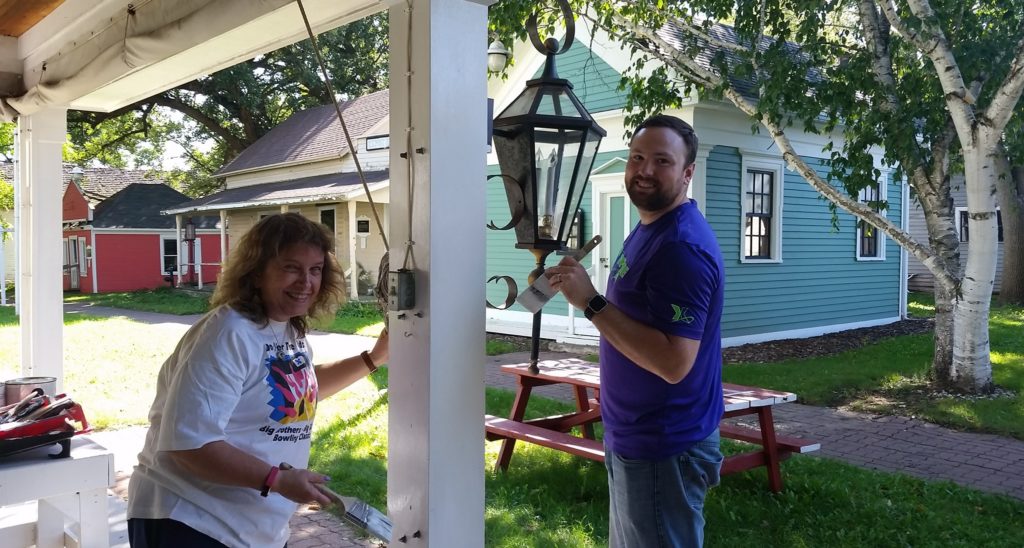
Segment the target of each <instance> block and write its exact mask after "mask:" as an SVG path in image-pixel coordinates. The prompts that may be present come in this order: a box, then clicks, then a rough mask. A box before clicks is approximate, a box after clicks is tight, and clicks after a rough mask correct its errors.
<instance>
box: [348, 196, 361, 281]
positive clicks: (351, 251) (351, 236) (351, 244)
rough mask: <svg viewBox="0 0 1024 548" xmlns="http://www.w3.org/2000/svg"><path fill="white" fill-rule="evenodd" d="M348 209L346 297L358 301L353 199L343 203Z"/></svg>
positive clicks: (357, 244) (356, 240)
mask: <svg viewBox="0 0 1024 548" xmlns="http://www.w3.org/2000/svg"><path fill="white" fill-rule="evenodd" d="M345 205H346V206H347V207H348V265H349V272H351V273H352V274H351V275H350V276H349V277H348V296H349V298H350V299H352V300H354V301H355V300H359V266H358V264H357V263H356V248H358V247H359V236H358V235H356V207H357V206H358V204H357V203H356V201H355V199H350V200H349V201H348V202H345Z"/></svg>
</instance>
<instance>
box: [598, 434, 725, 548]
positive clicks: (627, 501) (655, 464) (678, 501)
mask: <svg viewBox="0 0 1024 548" xmlns="http://www.w3.org/2000/svg"><path fill="white" fill-rule="evenodd" d="M718 440H719V438H718V430H717V429H715V431H714V432H713V433H712V434H711V435H710V436H708V437H707V438H706V439H705V440H704V441H701V442H698V443H696V444H695V445H694V446H693V447H691V448H690V449H689V450H687V451H686V452H685V453H683V454H682V455H679V456H676V457H671V458H668V459H664V460H658V461H647V460H635V459H627V458H623V457H621V456H619V455H616V454H614V453H612V452H611V451H609V450H605V467H606V468H607V469H608V494H609V499H610V500H611V504H610V511H609V520H608V522H609V524H608V544H609V545H610V546H611V547H612V548H653V547H673V548H675V547H686V548H699V547H700V546H703V544H704V496H705V495H706V494H707V492H708V489H709V488H711V487H714V486H716V485H718V480H719V471H720V470H721V468H722V452H721V451H720V450H719V446H718Z"/></svg>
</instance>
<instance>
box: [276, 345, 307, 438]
mask: <svg viewBox="0 0 1024 548" xmlns="http://www.w3.org/2000/svg"><path fill="white" fill-rule="evenodd" d="M265 359H266V362H265V363H266V366H267V369H268V373H267V384H269V385H270V401H269V402H268V403H269V404H270V407H271V411H270V418H271V419H273V420H275V421H277V422H279V423H281V424H289V423H292V422H299V421H311V420H313V417H314V416H315V415H316V398H317V385H316V376H315V374H314V373H313V370H312V367H311V366H310V363H309V358H308V357H307V356H306V353H305V352H294V353H292V354H284V355H281V354H277V353H275V352H267V354H266V358H265Z"/></svg>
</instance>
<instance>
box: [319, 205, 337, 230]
mask: <svg viewBox="0 0 1024 548" xmlns="http://www.w3.org/2000/svg"><path fill="white" fill-rule="evenodd" d="M320 222H321V223H322V224H323V225H324V226H326V227H327V230H330V231H331V234H334V233H335V230H334V208H333V207H331V208H324V209H321V210H320Z"/></svg>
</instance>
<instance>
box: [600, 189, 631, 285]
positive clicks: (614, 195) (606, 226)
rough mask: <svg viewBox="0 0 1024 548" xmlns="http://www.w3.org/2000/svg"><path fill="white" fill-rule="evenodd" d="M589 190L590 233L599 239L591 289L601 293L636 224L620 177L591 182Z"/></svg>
mask: <svg viewBox="0 0 1024 548" xmlns="http://www.w3.org/2000/svg"><path fill="white" fill-rule="evenodd" d="M592 188H593V207H594V212H595V215H594V230H595V231H596V233H597V234H600V235H601V237H602V240H601V245H600V246H598V248H597V256H596V257H595V258H594V264H595V265H597V266H596V268H595V271H594V286H595V287H596V288H597V290H598V291H600V292H601V293H605V291H606V290H607V288H608V276H609V275H610V274H611V273H612V269H613V268H614V267H615V261H616V259H617V258H618V256H619V252H621V251H622V242H624V241H625V239H626V236H627V235H629V231H630V230H632V229H633V227H634V226H636V224H637V223H638V222H639V221H640V215H639V214H638V213H637V210H636V208H635V207H633V204H632V203H631V202H630V201H629V196H628V195H627V194H626V190H625V188H624V186H623V183H622V174H616V175H609V176H607V177H602V178H601V179H599V180H598V179H597V178H595V180H594V186H593V187H592Z"/></svg>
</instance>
